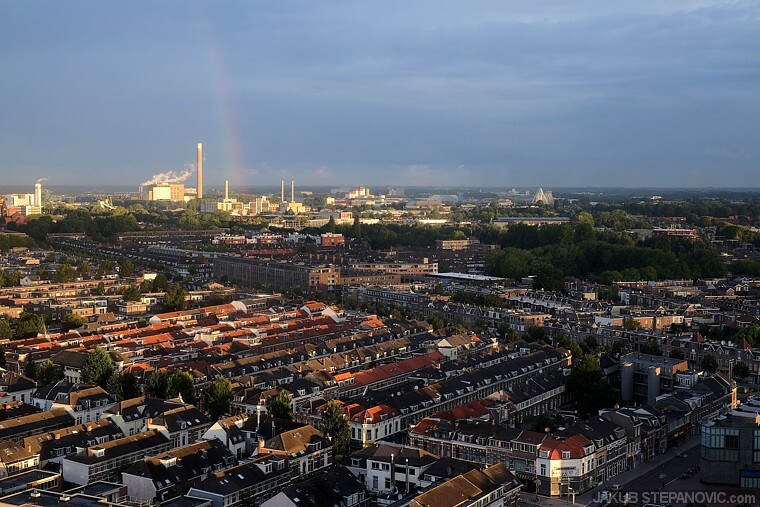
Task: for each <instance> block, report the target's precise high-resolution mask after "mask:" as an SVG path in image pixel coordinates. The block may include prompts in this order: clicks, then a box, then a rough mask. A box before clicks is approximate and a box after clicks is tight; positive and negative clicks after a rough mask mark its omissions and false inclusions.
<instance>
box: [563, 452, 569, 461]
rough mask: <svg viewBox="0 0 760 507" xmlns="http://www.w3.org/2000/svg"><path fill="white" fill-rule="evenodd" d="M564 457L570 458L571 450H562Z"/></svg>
mask: <svg viewBox="0 0 760 507" xmlns="http://www.w3.org/2000/svg"><path fill="white" fill-rule="evenodd" d="M562 459H570V451H562Z"/></svg>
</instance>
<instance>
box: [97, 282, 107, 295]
mask: <svg viewBox="0 0 760 507" xmlns="http://www.w3.org/2000/svg"><path fill="white" fill-rule="evenodd" d="M95 294H97V295H98V296H105V294H106V284H104V283H103V282H100V283H98V287H97V288H96V289H95Z"/></svg>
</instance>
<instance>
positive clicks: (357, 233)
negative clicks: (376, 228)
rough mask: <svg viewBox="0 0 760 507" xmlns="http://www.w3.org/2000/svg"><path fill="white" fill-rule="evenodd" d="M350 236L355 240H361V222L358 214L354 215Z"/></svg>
mask: <svg viewBox="0 0 760 507" xmlns="http://www.w3.org/2000/svg"><path fill="white" fill-rule="evenodd" d="M351 235H352V236H353V237H354V238H356V239H361V237H362V222H361V219H360V218H359V213H358V212H357V213H354V225H353V227H352V228H351Z"/></svg>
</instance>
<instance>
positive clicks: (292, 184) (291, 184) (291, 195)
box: [290, 180, 296, 202]
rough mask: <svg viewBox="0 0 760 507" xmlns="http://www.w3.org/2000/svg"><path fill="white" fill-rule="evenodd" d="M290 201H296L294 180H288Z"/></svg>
mask: <svg viewBox="0 0 760 507" xmlns="http://www.w3.org/2000/svg"><path fill="white" fill-rule="evenodd" d="M290 202H296V180H290Z"/></svg>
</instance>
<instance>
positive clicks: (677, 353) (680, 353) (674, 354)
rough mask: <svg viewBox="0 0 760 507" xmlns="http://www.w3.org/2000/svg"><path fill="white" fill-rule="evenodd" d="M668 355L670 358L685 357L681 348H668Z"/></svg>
mask: <svg viewBox="0 0 760 507" xmlns="http://www.w3.org/2000/svg"><path fill="white" fill-rule="evenodd" d="M668 356H670V358H671V359H683V358H684V357H685V356H684V355H683V351H681V349H670V353H669V354H668Z"/></svg>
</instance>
